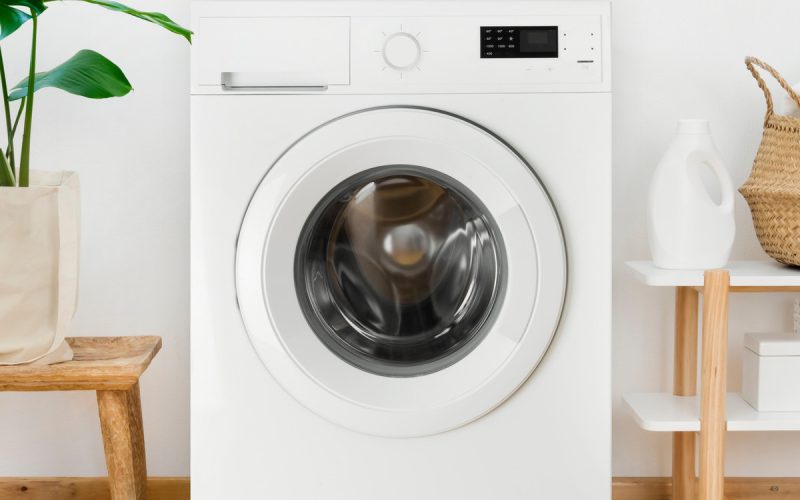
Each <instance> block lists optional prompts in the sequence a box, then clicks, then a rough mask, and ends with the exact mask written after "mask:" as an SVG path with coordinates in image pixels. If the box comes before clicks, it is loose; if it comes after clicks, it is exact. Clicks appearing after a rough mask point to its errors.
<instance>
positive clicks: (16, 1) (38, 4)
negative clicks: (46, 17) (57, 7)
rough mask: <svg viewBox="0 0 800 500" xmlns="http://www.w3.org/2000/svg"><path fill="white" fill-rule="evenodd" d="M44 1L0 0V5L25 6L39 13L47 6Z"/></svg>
mask: <svg viewBox="0 0 800 500" xmlns="http://www.w3.org/2000/svg"><path fill="white" fill-rule="evenodd" d="M44 2H45V0H0V5H6V6H10V5H14V6H17V7H25V8H27V9H31V10H32V11H34V12H36V14H41V13H42V12H44V11H45V9H46V8H47V6H46V5H45V4H44Z"/></svg>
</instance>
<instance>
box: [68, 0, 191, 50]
mask: <svg viewBox="0 0 800 500" xmlns="http://www.w3.org/2000/svg"><path fill="white" fill-rule="evenodd" d="M80 1H81V2H86V3H91V4H95V5H99V6H101V7H105V8H106V9H111V10H115V11H117V12H123V13H125V14H128V15H131V16H133V17H138V18H139V19H144V20H145V21H148V22H151V23H153V24H156V25H158V26H161V27H162V28H164V29H166V30H169V31H171V32H173V33H177V34H178V35H181V36H182V37H184V38H185V39H186V40H188V41H189V43H192V32H191V31H190V30H188V29H186V28H184V27H183V26H181V25H179V24H178V23H176V22H175V21H173V20H172V19H170V18H169V17H167V16H166V15H164V14H162V13H160V12H143V11H140V10H136V9H134V8H131V7H128V6H127V5H123V4H121V3H119V2H113V1H107V0H80Z"/></svg>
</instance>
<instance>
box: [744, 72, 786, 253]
mask: <svg viewBox="0 0 800 500" xmlns="http://www.w3.org/2000/svg"><path fill="white" fill-rule="evenodd" d="M745 64H746V65H747V69H749V70H750V72H751V73H752V74H753V77H754V78H755V79H756V81H757V82H758V86H759V87H761V90H762V91H763V92H764V96H765V97H766V98H767V115H766V118H765V119H764V136H763V138H762V139H761V146H760V147H759V149H758V154H757V155H756V159H755V162H754V163H753V171H752V172H751V173H750V178H748V179H747V182H745V183H744V185H743V186H742V187H741V188H739V192H740V193H742V196H744V198H745V199H746V200H747V203H748V204H749V205H750V211H751V212H752V214H753V223H754V224H755V227H756V235H757V236H758V241H759V242H760V243H761V247H762V248H763V249H764V251H765V252H767V254H769V256H770V257H772V258H773V259H775V260H777V261H778V262H782V263H784V264H790V265H793V266H800V119H797V118H791V117H788V116H781V115H777V114H775V112H774V109H773V103H772V94H771V93H770V91H769V88H768V87H767V85H766V83H764V79H763V78H761V75H760V74H759V72H758V70H756V68H755V66H758V67H760V68H763V69H764V70H766V71H767V72H769V74H771V75H772V76H773V77H775V79H776V80H777V81H778V82H779V83H780V84H781V87H783V89H784V90H785V91H786V92H787V93H788V94H789V96H790V97H791V98H792V99H793V100H794V101H795V102H796V103H797V105H798V106H800V96H798V95H797V93H796V92H795V91H794V90H793V89H792V87H791V86H790V85H789V84H788V83H787V82H786V80H784V79H783V77H781V75H780V74H779V73H778V72H777V71H775V69H773V68H772V67H771V66H770V65H768V64H766V63H764V62H762V61H760V60H758V59H756V58H754V57H748V58H747V59H746V60H745Z"/></svg>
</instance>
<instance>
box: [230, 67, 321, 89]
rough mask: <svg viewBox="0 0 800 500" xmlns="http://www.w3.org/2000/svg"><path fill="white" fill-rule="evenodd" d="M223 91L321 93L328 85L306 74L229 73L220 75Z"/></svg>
mask: <svg viewBox="0 0 800 500" xmlns="http://www.w3.org/2000/svg"><path fill="white" fill-rule="evenodd" d="M221 83H222V88H223V89H225V90H247V89H253V90H255V89H262V90H305V91H323V90H327V89H328V84H327V83H325V81H323V80H322V79H321V78H319V77H317V76H314V75H310V74H307V73H257V72H229V71H224V72H222V74H221Z"/></svg>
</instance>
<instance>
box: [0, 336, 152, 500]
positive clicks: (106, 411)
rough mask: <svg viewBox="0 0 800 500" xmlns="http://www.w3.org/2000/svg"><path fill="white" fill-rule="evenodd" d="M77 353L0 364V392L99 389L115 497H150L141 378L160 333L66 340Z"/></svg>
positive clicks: (140, 499) (128, 499)
mask: <svg viewBox="0 0 800 500" xmlns="http://www.w3.org/2000/svg"><path fill="white" fill-rule="evenodd" d="M67 342H68V343H69V345H70V346H71V347H72V350H73V351H74V353H75V358H74V359H73V360H72V361H69V362H67V363H60V364H56V365H49V366H29V365H22V366H0V391H97V406H98V409H99V410H100V428H101V430H102V432H103V447H104V448H105V455H106V466H107V467H108V481H109V485H110V488H111V498H112V499H113V500H143V499H144V498H146V483H147V466H146V464H145V454H144V432H143V427H142V406H141V400H140V398H139V377H141V375H142V373H144V371H145V370H146V369H147V367H148V366H149V365H150V361H152V360H153V358H154V357H155V355H156V353H158V351H159V350H160V349H161V338H160V337H76V338H70V339H67Z"/></svg>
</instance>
